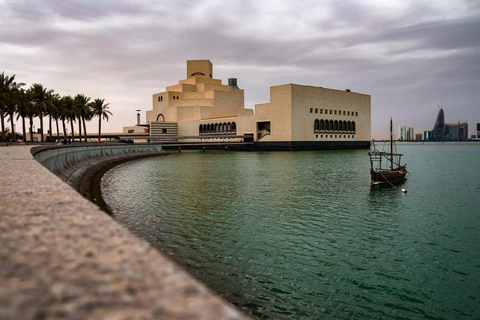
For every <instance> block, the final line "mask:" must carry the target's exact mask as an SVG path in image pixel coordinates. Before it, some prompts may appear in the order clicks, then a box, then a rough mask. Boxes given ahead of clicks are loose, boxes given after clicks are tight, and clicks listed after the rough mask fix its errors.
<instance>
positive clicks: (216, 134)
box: [146, 60, 371, 149]
mask: <svg viewBox="0 0 480 320" xmlns="http://www.w3.org/2000/svg"><path fill="white" fill-rule="evenodd" d="M146 122H147V125H148V126H149V129H150V141H151V142H162V143H167V144H168V143H179V142H181V143H185V144H187V143H199V142H201V143H204V144H207V143H212V142H222V141H223V142H230V143H239V142H245V143H250V145H251V148H252V149H331V148H363V147H364V146H365V145H366V144H368V143H369V141H370V139H371V138H370V135H371V134H370V132H371V97H370V95H366V94H360V93H356V92H351V91H350V90H348V89H347V90H333V89H327V88H322V87H313V86H306V85H297V84H284V85H279V86H273V87H271V88H270V102H268V103H262V104H257V105H255V112H254V111H253V110H252V109H246V108H245V106H244V91H243V90H242V89H240V88H239V87H238V85H237V79H235V78H230V79H228V84H227V85H226V84H222V81H221V80H218V79H214V78H213V65H212V63H211V62H210V61H209V60H189V61H187V77H186V79H184V80H181V81H179V83H178V84H176V85H173V86H169V87H167V88H166V91H165V92H160V93H156V94H154V95H153V108H152V110H149V111H147V113H146Z"/></svg>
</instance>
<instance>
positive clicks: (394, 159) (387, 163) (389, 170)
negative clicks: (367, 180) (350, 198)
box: [368, 119, 408, 185]
mask: <svg viewBox="0 0 480 320" xmlns="http://www.w3.org/2000/svg"><path fill="white" fill-rule="evenodd" d="M372 142H373V143H372V145H373V151H372V152H369V153H368V155H369V156H370V176H371V184H372V185H373V184H379V183H392V182H397V181H401V180H403V179H405V176H406V175H407V173H408V171H407V164H403V165H402V164H401V160H402V154H400V153H397V150H396V147H395V143H394V141H393V126H392V119H390V141H389V148H388V150H387V151H379V150H377V149H376V146H375V141H373V140H372Z"/></svg>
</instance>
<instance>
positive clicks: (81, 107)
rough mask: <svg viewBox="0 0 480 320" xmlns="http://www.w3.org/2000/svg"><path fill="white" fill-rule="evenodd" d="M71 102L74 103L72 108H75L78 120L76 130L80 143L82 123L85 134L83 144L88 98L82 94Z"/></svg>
mask: <svg viewBox="0 0 480 320" xmlns="http://www.w3.org/2000/svg"><path fill="white" fill-rule="evenodd" d="M73 101H74V106H75V109H76V114H77V118H78V130H79V137H80V141H82V123H83V129H84V133H85V142H87V128H86V126H85V118H87V117H88V114H89V108H90V107H89V102H90V98H89V97H87V96H85V95H83V94H77V95H76V96H75V98H73Z"/></svg>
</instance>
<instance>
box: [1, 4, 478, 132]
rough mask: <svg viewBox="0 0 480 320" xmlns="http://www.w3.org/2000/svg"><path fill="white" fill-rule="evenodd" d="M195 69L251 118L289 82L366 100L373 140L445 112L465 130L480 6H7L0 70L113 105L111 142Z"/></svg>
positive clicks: (471, 110)
mask: <svg viewBox="0 0 480 320" xmlns="http://www.w3.org/2000/svg"><path fill="white" fill-rule="evenodd" d="M197 59H209V60H210V61H211V62H212V63H213V67H214V70H213V72H214V74H213V77H214V78H216V79H221V80H222V81H223V83H224V84H226V83H227V79H228V78H237V79H238V85H239V87H240V88H241V89H244V90H245V107H246V108H250V109H254V107H255V104H259V103H265V102H269V100H270V97H269V90H270V87H271V86H274V85H280V84H285V83H296V84H302V85H311V86H320V87H326V88H332V89H339V90H345V89H347V88H348V89H350V90H352V91H354V92H359V93H364V94H369V95H371V97H372V137H374V138H376V139H380V138H386V137H387V136H388V126H389V119H390V117H392V118H393V121H394V126H395V128H398V126H400V125H403V126H410V127H413V128H414V129H415V132H416V133H420V132H423V131H424V130H431V129H432V128H433V125H434V122H435V119H436V116H437V113H438V105H442V106H443V108H444V111H445V121H446V122H449V123H456V122H459V121H462V122H463V121H467V122H468V124H469V134H473V133H474V130H476V123H479V122H480V1H478V0H474V1H461V0H441V1H425V0H416V1H405V0H390V1H383V0H382V1H381V0H342V1H338V0H320V1H310V0H295V1H287V0H278V1H274V0H260V1H259V0H256V1H238V0H230V1H220V0H196V1H190V0H172V1H170V0H161V1H158V0H151V1H150V0H143V1H133V0H84V1H69V0H41V1H37V0H28V1H22V0H18V1H16V0H0V72H5V73H6V74H7V75H15V78H16V80H17V81H18V82H23V83H26V86H25V87H29V86H30V85H32V84H33V83H41V84H43V85H44V86H45V87H47V88H48V89H53V90H54V91H55V92H57V93H59V94H60V95H72V96H73V95H76V94H78V93H82V94H85V95H87V96H89V97H91V98H92V100H93V99H95V98H101V99H105V101H106V102H107V103H110V106H109V107H110V111H111V112H112V113H113V116H112V117H110V120H109V121H108V122H107V123H105V122H104V123H102V131H104V132H121V131H122V128H123V127H124V126H128V125H134V124H135V123H136V112H135V110H137V109H140V110H142V111H141V119H142V122H143V121H145V111H147V110H150V109H152V94H154V93H158V92H162V91H165V88H166V87H167V86H170V85H174V84H176V83H178V81H179V80H182V79H184V78H186V60H197ZM17 126H18V128H20V125H19V124H17ZM97 126H98V122H97V121H92V122H91V123H90V124H89V125H88V126H87V131H96V130H97ZM397 131H398V129H397ZM397 134H398V133H397Z"/></svg>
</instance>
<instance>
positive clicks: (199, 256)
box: [102, 144, 480, 319]
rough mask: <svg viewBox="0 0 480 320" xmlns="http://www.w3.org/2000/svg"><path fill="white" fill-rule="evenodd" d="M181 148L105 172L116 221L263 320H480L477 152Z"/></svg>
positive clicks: (464, 147)
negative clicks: (395, 164) (392, 156)
mask: <svg viewBox="0 0 480 320" xmlns="http://www.w3.org/2000/svg"><path fill="white" fill-rule="evenodd" d="M398 149H399V150H398V151H399V152H402V153H404V154H405V160H406V162H407V163H408V169H409V171H410V172H412V175H410V176H408V180H407V181H405V182H404V183H403V184H402V185H400V186H399V187H400V188H404V189H407V190H408V193H407V194H404V193H402V192H400V191H399V189H396V188H392V187H390V186H376V187H370V185H369V182H370V178H369V173H368V169H369V161H368V156H367V154H366V151H364V150H349V151H312V152H220V151H219V152H207V153H205V154H203V153H201V152H196V151H195V152H183V153H181V154H172V155H169V156H164V157H157V158H149V159H143V160H138V161H134V162H129V163H126V164H123V165H121V166H118V167H116V168H114V169H113V170H111V171H109V172H108V173H107V174H106V175H105V176H104V178H103V180H102V192H103V194H104V197H105V200H106V202H107V203H108V204H109V205H110V206H111V208H112V209H113V211H114V216H115V219H117V220H118V221H119V222H120V223H121V224H123V225H125V226H126V227H127V228H129V229H131V230H132V231H133V232H134V233H135V234H137V235H138V236H139V237H141V238H143V239H145V240H147V241H149V242H150V243H151V244H152V245H154V246H155V247H157V248H159V249H160V250H161V251H163V252H165V253H166V254H167V255H169V256H171V258H172V259H173V260H175V261H176V262H178V263H179V264H180V265H182V266H183V267H184V268H185V269H186V270H188V271H189V272H190V273H192V274H193V275H195V276H196V277H197V278H199V279H200V280H201V281H203V282H205V283H206V284H207V285H208V286H209V287H210V288H212V289H213V290H214V291H215V292H217V293H218V294H219V295H221V296H223V297H225V298H226V299H227V300H228V301H230V302H232V303H233V304H235V305H236V306H238V307H239V308H240V309H242V310H243V311H244V312H246V313H249V314H251V315H253V316H254V317H257V318H261V319H268V318H275V319H283V318H285V319H287V318H293V319H479V318H480V308H479V307H480V251H479V249H478V245H479V243H480V210H479V207H480V167H479V161H480V144H445V145H440V144H428V145H421V144H419V145H414V144H408V145H407V144H403V145H399V146H398Z"/></svg>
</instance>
